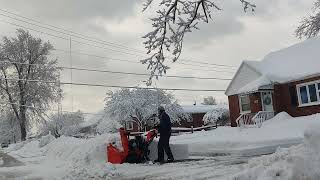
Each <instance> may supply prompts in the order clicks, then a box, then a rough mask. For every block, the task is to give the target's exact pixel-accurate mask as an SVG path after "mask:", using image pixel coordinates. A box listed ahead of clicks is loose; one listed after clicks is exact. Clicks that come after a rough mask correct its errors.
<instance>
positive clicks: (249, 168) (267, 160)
mask: <svg viewBox="0 0 320 180" xmlns="http://www.w3.org/2000/svg"><path fill="white" fill-rule="evenodd" d="M319 129H320V125H318V126H312V127H310V128H307V129H306V130H305V133H304V143H303V144H301V145H298V146H294V147H291V148H288V149H279V150H278V151H277V152H276V153H274V154H272V155H268V156H263V157H259V158H255V159H252V160H250V161H249V164H248V165H245V166H244V167H243V171H242V172H241V173H239V174H236V175H235V176H233V177H232V179H236V180H276V179H281V180H282V179H284V180H286V179H287V180H318V179H320V169H319V167H320V153H319V152H320V141H319V139H320V132H319Z"/></svg>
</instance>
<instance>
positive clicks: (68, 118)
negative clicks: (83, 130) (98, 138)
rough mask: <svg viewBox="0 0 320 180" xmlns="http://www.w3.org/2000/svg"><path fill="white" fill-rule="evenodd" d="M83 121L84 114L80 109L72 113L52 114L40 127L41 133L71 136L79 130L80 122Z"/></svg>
mask: <svg viewBox="0 0 320 180" xmlns="http://www.w3.org/2000/svg"><path fill="white" fill-rule="evenodd" d="M83 122H84V115H83V113H82V112H81V111H77V112H74V113H62V114H60V115H59V114H53V115H52V116H51V117H50V120H49V121H48V122H45V123H44V124H43V127H42V132H41V134H42V135H47V134H49V132H51V134H52V135H54V136H55V137H60V136H61V135H65V136H72V135H74V134H77V133H78V132H79V130H80V124H81V123H83Z"/></svg>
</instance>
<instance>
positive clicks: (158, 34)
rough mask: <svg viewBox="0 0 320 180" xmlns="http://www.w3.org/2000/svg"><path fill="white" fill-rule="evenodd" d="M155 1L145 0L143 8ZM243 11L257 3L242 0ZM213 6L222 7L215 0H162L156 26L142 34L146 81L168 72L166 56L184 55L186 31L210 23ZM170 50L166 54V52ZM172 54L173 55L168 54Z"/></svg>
mask: <svg viewBox="0 0 320 180" xmlns="http://www.w3.org/2000/svg"><path fill="white" fill-rule="evenodd" d="M153 2H154V0H146V2H145V3H144V8H143V11H145V10H146V9H148V7H149V6H150V5H151V4H152V3H153ZM240 2H241V3H242V4H243V7H244V11H247V10H248V9H251V10H252V11H253V10H254V8H255V7H256V6H255V5H254V4H252V3H250V2H248V1H245V0H240ZM214 10H221V9H220V7H218V6H217V4H216V1H215V0H160V3H159V10H157V11H156V13H157V16H156V17H154V18H151V21H152V27H153V30H152V31H151V32H149V33H147V34H146V35H145V36H143V38H144V39H146V41H145V42H144V45H145V48H146V49H147V54H149V55H150V56H149V58H147V59H144V60H142V61H141V62H142V63H143V64H147V65H148V69H149V70H150V72H151V75H150V78H149V80H148V81H147V85H151V83H152V79H153V78H154V77H155V78H158V77H159V76H162V75H163V74H166V72H167V70H168V69H169V67H168V66H167V65H165V60H166V59H167V58H168V59H171V60H172V61H173V62H176V61H177V60H178V58H179V57H180V55H181V52H182V48H183V39H184V37H185V34H186V33H188V32H192V31H193V30H195V29H199V28H198V24H199V23H201V22H205V23H209V19H212V13H213V11H214ZM166 53H167V54H166ZM169 55H170V56H171V55H172V56H173V57H169Z"/></svg>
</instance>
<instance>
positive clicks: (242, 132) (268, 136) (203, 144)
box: [172, 113, 320, 156]
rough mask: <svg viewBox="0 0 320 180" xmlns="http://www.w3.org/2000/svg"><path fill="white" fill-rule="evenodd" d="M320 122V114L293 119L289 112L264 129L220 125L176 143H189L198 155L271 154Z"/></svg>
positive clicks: (281, 114) (290, 143)
mask: <svg viewBox="0 0 320 180" xmlns="http://www.w3.org/2000/svg"><path fill="white" fill-rule="evenodd" d="M316 125H318V126H320V114H315V115H311V116H305V117H297V118H292V117H291V116H290V115H288V114H287V113H279V114H278V115H277V116H275V117H274V118H273V119H271V120H269V121H266V122H264V123H263V125H262V127H261V128H249V129H240V128H232V127H219V128H218V129H216V130H213V131H205V132H195V133H194V134H184V135H180V136H176V137H173V138H172V142H174V143H183V144H189V152H190V153H191V154H194V155H199V154H241V155H249V156H251V155H259V154H269V153H272V152H274V151H275V150H276V148H277V147H278V146H281V147H288V146H291V145H294V144H300V143H302V140H303V138H304V131H305V129H306V128H307V127H309V126H316Z"/></svg>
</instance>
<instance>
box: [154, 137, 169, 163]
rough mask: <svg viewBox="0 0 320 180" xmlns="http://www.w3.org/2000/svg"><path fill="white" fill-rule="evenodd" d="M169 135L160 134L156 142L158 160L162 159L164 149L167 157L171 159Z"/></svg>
mask: <svg viewBox="0 0 320 180" xmlns="http://www.w3.org/2000/svg"><path fill="white" fill-rule="evenodd" d="M169 140H170V135H162V136H160V139H159V142H158V160H159V161H163V160H164V151H166V153H167V156H168V159H173V155H172V152H171V149H170V145H169Z"/></svg>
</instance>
